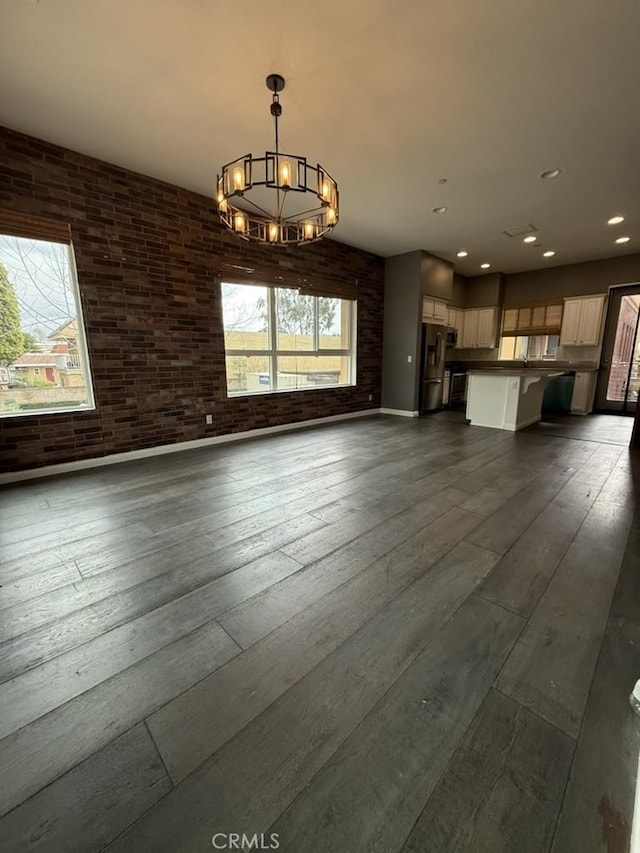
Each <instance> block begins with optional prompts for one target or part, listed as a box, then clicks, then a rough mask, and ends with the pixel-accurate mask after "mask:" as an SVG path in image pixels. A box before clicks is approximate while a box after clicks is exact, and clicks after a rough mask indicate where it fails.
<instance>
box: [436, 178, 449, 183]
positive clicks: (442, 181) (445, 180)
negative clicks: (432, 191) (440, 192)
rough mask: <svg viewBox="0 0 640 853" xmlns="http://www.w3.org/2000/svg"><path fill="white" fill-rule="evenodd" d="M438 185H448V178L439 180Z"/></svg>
mask: <svg viewBox="0 0 640 853" xmlns="http://www.w3.org/2000/svg"><path fill="white" fill-rule="evenodd" d="M438 183H439V184H446V183H447V179H446V178H440V179H439V180H438Z"/></svg>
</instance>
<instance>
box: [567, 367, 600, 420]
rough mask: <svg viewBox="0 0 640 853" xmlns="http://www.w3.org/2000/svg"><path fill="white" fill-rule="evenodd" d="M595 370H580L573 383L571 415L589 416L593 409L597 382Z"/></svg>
mask: <svg viewBox="0 0 640 853" xmlns="http://www.w3.org/2000/svg"><path fill="white" fill-rule="evenodd" d="M596 376H597V374H596V371H595V370H578V371H576V378H575V380H574V383H573V395H572V396H571V414H572V415H588V414H589V412H590V411H591V409H592V408H593V392H594V388H595V382H596Z"/></svg>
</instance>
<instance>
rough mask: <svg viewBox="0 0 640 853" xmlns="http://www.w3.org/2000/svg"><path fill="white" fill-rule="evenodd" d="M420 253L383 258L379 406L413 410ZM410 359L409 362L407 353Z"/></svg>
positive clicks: (415, 404) (419, 320)
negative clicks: (382, 331)
mask: <svg viewBox="0 0 640 853" xmlns="http://www.w3.org/2000/svg"><path fill="white" fill-rule="evenodd" d="M421 261H422V252H408V253H407V254H404V255H395V256H394V257H392V258H387V259H386V261H385V279H384V344H383V349H382V407H383V408H385V409H401V410H403V411H411V412H413V411H416V410H417V408H418V397H417V387H418V379H417V377H418V368H419V366H420V365H419V358H420V352H419V349H420V332H421V325H422V290H421V281H422V275H421ZM408 355H410V356H411V358H412V361H411V363H409V362H408V361H407V356H408Z"/></svg>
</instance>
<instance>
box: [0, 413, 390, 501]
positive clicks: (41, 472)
mask: <svg viewBox="0 0 640 853" xmlns="http://www.w3.org/2000/svg"><path fill="white" fill-rule="evenodd" d="M380 411H381V410H380V409H365V410H364V411H361V412H347V413H345V414H343V415H330V416H329V417H326V418H311V419H310V420H308V421H298V422H296V423H292V424H279V425H278V426H272V427H261V428H260V429H249V430H245V431H244V432H232V433H226V434H225V435H213V436H211V438H197V439H194V440H193V441H179V442H177V443H176V444H160V445H158V446H157V447H145V448H143V449H142V450H129V451H127V452H125V453H111V454H109V455H108V456H94V457H91V458H90V459H79V460H78V461H77V462H61V463H60V464H58V465H44V466H43V467H41V468H28V469H27V470H25V471H9V472H8V473H6V474H0V485H2V484H4V483H18V482H20V481H21V480H34V479H36V478H37V477H52V476H53V475H55V474H67V473H69V472H71V471H82V470H84V469H86V468H100V467H102V466H103V465H117V464H118V463H119V462H130V461H133V460H136V459H147V458H148V457H150V456H163V455H165V454H166V453H179V452H181V451H183V450H195V449H196V448H198V447H209V446H210V445H213V444H227V443H228V442H231V441H242V440H243V439H247V438H257V437H258V436H261V435H271V434H272V433H277V432H291V431H292V430H296V429H304V428H305V427H309V426H314V425H316V424H328V423H331V422H333V421H346V420H351V419H352V418H364V417H368V416H370V415H378V414H380Z"/></svg>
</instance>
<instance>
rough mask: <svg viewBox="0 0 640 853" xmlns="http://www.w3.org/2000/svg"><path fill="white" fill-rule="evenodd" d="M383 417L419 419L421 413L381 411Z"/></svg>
mask: <svg viewBox="0 0 640 853" xmlns="http://www.w3.org/2000/svg"><path fill="white" fill-rule="evenodd" d="M379 412H380V414H381V415H400V417H403V418H417V417H418V416H419V415H420V412H410V411H407V410H405V409H379Z"/></svg>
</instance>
